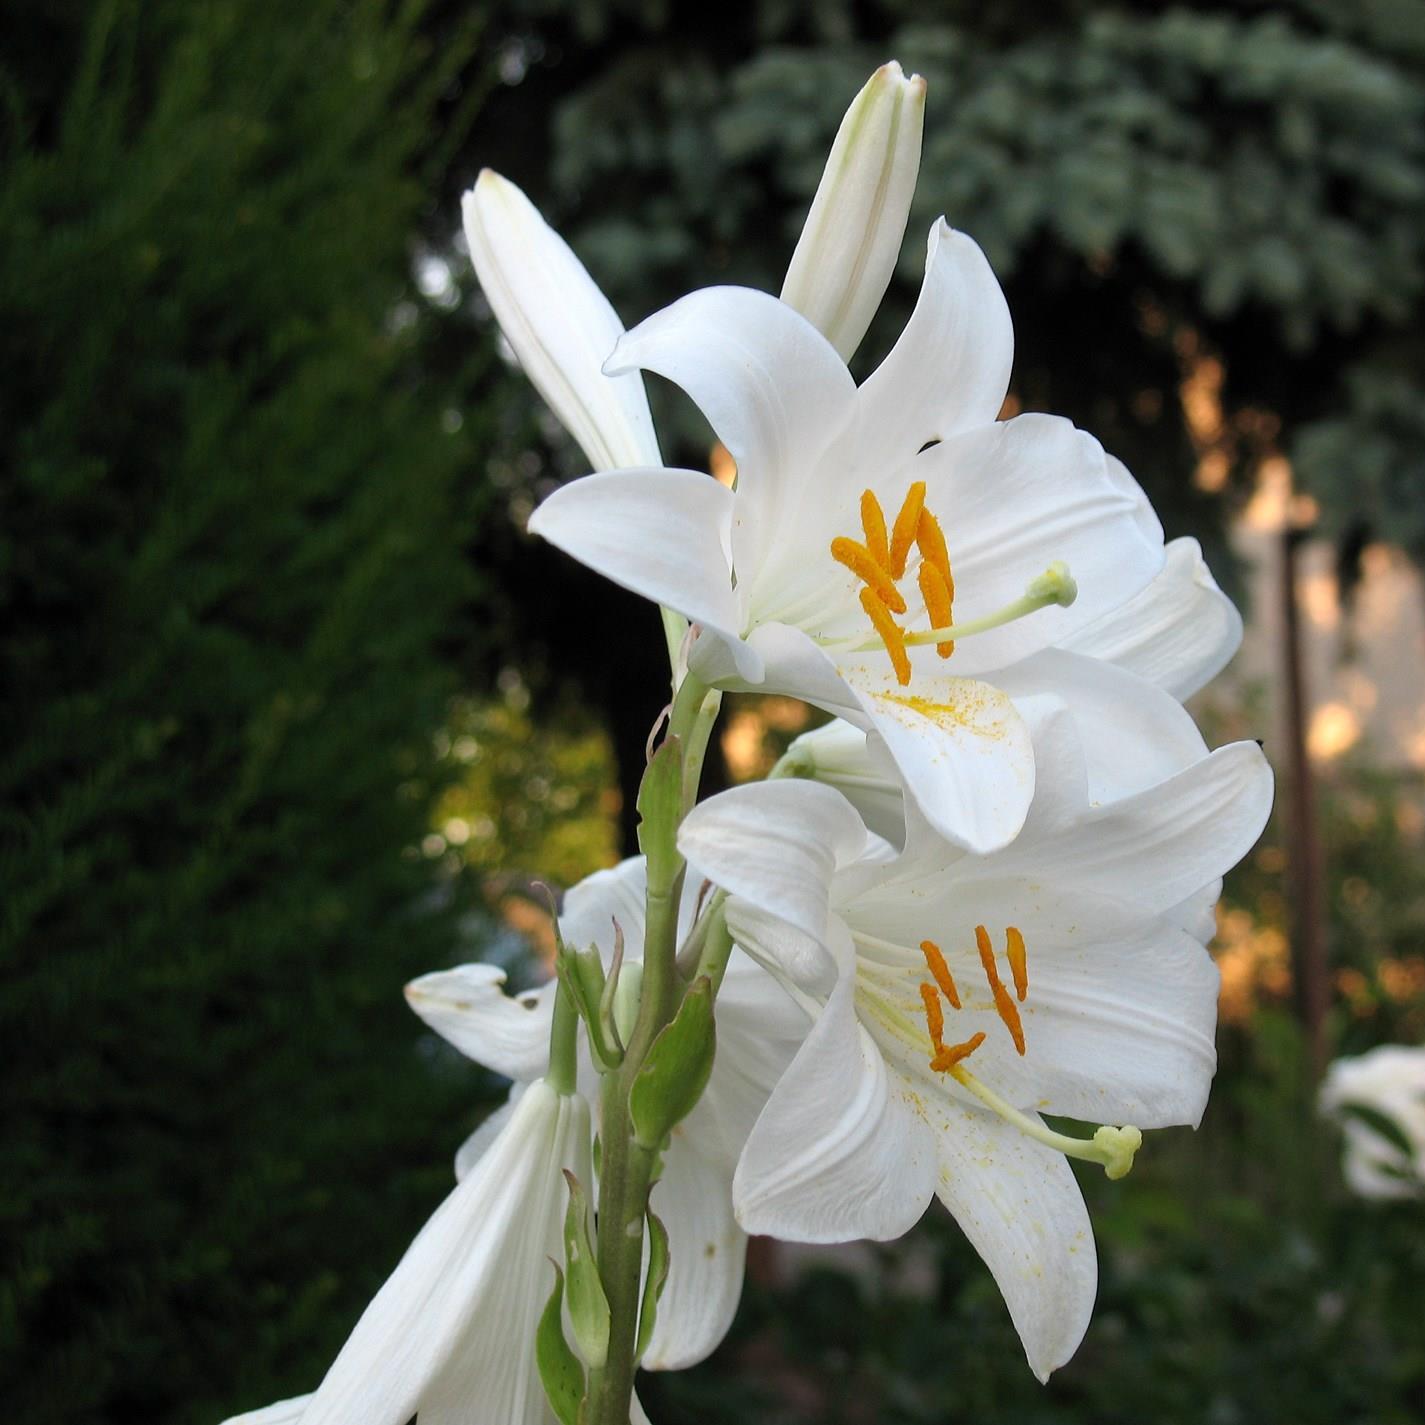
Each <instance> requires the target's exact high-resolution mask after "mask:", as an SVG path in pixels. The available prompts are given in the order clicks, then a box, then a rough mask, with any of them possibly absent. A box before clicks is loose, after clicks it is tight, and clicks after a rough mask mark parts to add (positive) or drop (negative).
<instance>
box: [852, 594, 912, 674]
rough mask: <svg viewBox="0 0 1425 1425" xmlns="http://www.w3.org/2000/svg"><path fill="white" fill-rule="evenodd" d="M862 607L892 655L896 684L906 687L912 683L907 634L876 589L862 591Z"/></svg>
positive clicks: (887, 650)
mask: <svg viewBox="0 0 1425 1425" xmlns="http://www.w3.org/2000/svg"><path fill="white" fill-rule="evenodd" d="M861 607H862V608H863V609H865V610H866V617H867V618H868V619H870V620H871V624H872V626H873V627H874V628H875V630H876V632H877V633H879V634H880V635H881V642H882V643H884V644H885V645H886V652H887V653H889V654H890V655H891V666H892V667H893V668H894V669H895V670H896V682H897V683H899V684H900V685H901V687H905V685H906V684H907V683H909V682H910V659H909V658H908V657H907V656H906V651H905V634H904V633H902V632H901V630H900V627H899V626H898V625H897V623H896V621H895V620H894V619H893V618H892V617H891V614H890V610H889V609H888V608H887V607H886V606H885V604H883V603H882V602H881V599H880V595H878V594H877V593H876V591H875V590H874V589H862V590H861Z"/></svg>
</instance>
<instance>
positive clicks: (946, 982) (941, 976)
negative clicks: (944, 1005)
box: [920, 940, 960, 1009]
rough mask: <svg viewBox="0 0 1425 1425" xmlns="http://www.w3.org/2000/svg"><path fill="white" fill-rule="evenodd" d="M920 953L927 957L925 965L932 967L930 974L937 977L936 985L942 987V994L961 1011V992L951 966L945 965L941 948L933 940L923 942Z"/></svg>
mask: <svg viewBox="0 0 1425 1425" xmlns="http://www.w3.org/2000/svg"><path fill="white" fill-rule="evenodd" d="M920 953H921V954H922V955H924V956H925V963H926V964H927V965H928V966H929V967H930V973H931V974H932V975H934V976H935V983H936V984H937V985H939V986H940V992H941V994H943V995H944V996H945V998H946V999H948V1000H949V1001H950V1003H951V1004H952V1005H953V1006H954V1007H955V1008H956V1009H959V1008H960V992H959V990H958V989H956V988H955V977H954V976H953V975H952V974H951V973H950V966H949V965H947V964H946V963H945V956H944V955H942V954H941V953H940V947H939V946H938V945H937V944H936V943H935V942H934V941H933V940H922V941H921V942H920Z"/></svg>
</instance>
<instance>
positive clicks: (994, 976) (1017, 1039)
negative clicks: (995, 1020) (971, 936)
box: [975, 925, 1024, 1057]
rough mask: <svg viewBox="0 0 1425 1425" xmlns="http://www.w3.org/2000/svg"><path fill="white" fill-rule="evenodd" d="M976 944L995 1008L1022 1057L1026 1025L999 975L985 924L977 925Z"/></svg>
mask: <svg viewBox="0 0 1425 1425" xmlns="http://www.w3.org/2000/svg"><path fill="white" fill-rule="evenodd" d="M975 944H976V945H977V946H978V947H979V951H980V964H982V965H983V966H984V967H985V979H987V980H988V981H989V983H990V993H991V994H992V995H993V996H994V997H995V1009H996V1011H998V1013H999V1017H1000V1018H1001V1019H1002V1020H1004V1027H1005V1028H1006V1029H1007V1030H1009V1037H1010V1038H1011V1039H1013V1040H1014V1048H1015V1051H1016V1053H1018V1054H1019V1055H1020V1056H1021V1057H1023V1055H1024V1025H1023V1024H1021V1023H1020V1020H1019V1008H1018V1006H1017V1005H1016V1004H1015V1002H1014V1001H1013V1000H1012V999H1010V997H1009V991H1008V990H1007V989H1005V987H1004V981H1003V980H1001V979H1000V977H999V971H998V970H997V969H996V968H995V952H994V948H993V946H991V944H990V934H989V931H987V930H986V929H985V927H984V926H983V925H977V926H976V927H975Z"/></svg>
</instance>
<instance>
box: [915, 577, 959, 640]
mask: <svg viewBox="0 0 1425 1425" xmlns="http://www.w3.org/2000/svg"><path fill="white" fill-rule="evenodd" d="M917 577H918V579H919V581H920V595H921V597H922V598H923V599H924V600H925V612H926V614H927V615H928V616H929V618H930V626H931V628H946V627H948V626H949V625H950V624H951V623H953V622H954V614H953V613H952V612H951V608H950V590H949V589H948V588H947V587H946V585H945V576H944V575H943V574H941V572H940V570H939V569H938V568H937V567H936V566H935V565H934V564H932V563H931V562H930V561H929V560H928V559H923V560H922V561H921V564H920V573H919V574H918V576H917ZM935 651H936V652H937V653H938V654H939V655H940V656H941V657H942V658H948V657H949V656H950V655H951V654H952V653H953V652H954V651H955V640H954V639H953V638H947V639H946V640H945V642H944V643H937V644H936V645H935Z"/></svg>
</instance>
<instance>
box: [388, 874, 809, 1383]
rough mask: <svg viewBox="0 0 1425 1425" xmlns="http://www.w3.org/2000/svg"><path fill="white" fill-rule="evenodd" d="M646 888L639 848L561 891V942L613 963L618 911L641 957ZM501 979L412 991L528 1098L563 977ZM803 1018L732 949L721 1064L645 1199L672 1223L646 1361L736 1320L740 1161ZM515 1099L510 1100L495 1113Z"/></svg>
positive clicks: (691, 879) (695, 1346)
mask: <svg viewBox="0 0 1425 1425" xmlns="http://www.w3.org/2000/svg"><path fill="white" fill-rule="evenodd" d="M700 886H701V882H700V878H699V877H698V876H697V875H696V874H694V873H693V872H692V871H690V872H689V874H688V877H687V884H686V889H685V891H684V896H683V904H682V915H681V921H682V924H681V930H680V934H681V933H686V931H687V929H688V928H689V927H690V925H691V923H692V918H693V911H694V908H695V904H696V901H697V899H698V895H699V890H700ZM646 887H647V879H646V873H645V866H644V861H643V858H642V857H641V856H638V857H634V858H632V859H631V860H628V861H624V862H622V863H621V864H620V865H618V866H616V867H614V868H613V869H611V870H608V871H598V872H596V873H595V874H594V875H592V876H589V877H587V878H586V879H585V880H583V881H581V882H580V883H579V884H578V885H577V886H574V887H573V888H572V889H571V890H570V891H569V892H568V894H567V895H566V896H565V898H564V909H563V913H562V914H561V915H560V917H559V930H560V934H561V935H562V936H563V938H564V940H565V943H566V944H568V945H570V946H571V947H573V948H576V949H585V948H588V947H589V946H594V947H596V948H597V949H598V951H599V953H600V955H601V956H602V957H603V959H604V962H605V964H606V965H607V964H608V963H610V962H611V960H612V957H613V952H614V943H615V938H616V937H615V931H614V924H615V922H617V924H618V927H619V929H620V930H621V931H622V932H623V937H624V945H625V954H624V963H625V965H632V964H636V963H638V962H639V961H640V959H641V950H642V945H643V932H644V894H645V890H646ZM504 978H505V977H504V973H503V972H502V971H500V970H498V969H496V968H495V967H494V966H491V965H462V966H458V967H457V968H455V969H452V970H443V971H437V972H436V973H434V974H430V975H423V976H422V977H421V978H420V979H418V980H414V981H412V983H411V984H410V985H409V986H408V987H407V990H406V996H407V999H408V1000H409V1002H410V1004H411V1007H412V1008H413V1009H414V1010H415V1011H416V1013H417V1014H419V1015H420V1016H421V1018H423V1019H424V1020H425V1021H426V1023H427V1024H429V1025H430V1026H431V1028H432V1029H434V1030H435V1031H436V1032H437V1033H439V1034H440V1035H442V1036H443V1037H444V1038H445V1039H447V1040H449V1041H450V1043H452V1044H453V1045H454V1046H455V1047H456V1048H457V1049H459V1050H460V1052H461V1053H462V1054H465V1055H467V1056H468V1057H469V1058H471V1059H474V1060H475V1061H476V1062H477V1063H480V1064H484V1065H485V1066H486V1067H488V1068H491V1069H494V1070H495V1071H496V1072H497V1073H502V1074H505V1075H507V1076H508V1077H510V1078H513V1079H514V1080H515V1081H516V1087H515V1090H514V1093H515V1102H521V1101H522V1099H521V1098H520V1097H519V1096H520V1095H521V1093H522V1089H521V1083H522V1082H523V1081H527V1080H528V1079H530V1078H533V1077H535V1076H536V1075H538V1074H542V1073H543V1072H544V1071H545V1067H546V1063H547V1059H548V1050H549V1025H550V1016H551V1014H552V1012H553V1002H554V998H553V997H554V986H553V984H552V983H551V984H549V985H546V986H545V987H543V988H542V989H540V990H537V991H532V992H530V993H527V994H524V995H518V996H513V997H512V996H509V995H506V994H505V993H504V992H503V990H502V985H503V983H504ZM806 1031H807V1019H806V1015H805V1014H804V1013H803V1012H802V1011H801V1010H800V1009H799V1008H797V1006H796V1005H795V1004H794V1003H792V1001H791V1000H790V999H789V998H788V997H787V996H786V995H785V994H784V993H783V992H782V990H781V989H780V988H779V987H778V986H777V984H776V983H775V982H774V981H773V980H772V979H771V977H770V976H769V975H768V974H767V973H766V971H765V970H763V969H762V968H761V967H760V966H759V965H757V964H756V963H754V962H753V961H752V960H750V959H749V958H748V957H747V956H746V955H743V954H741V953H740V952H738V951H734V952H733V956H732V959H731V961H730V962H729V964H728V968H727V973H726V975H725V976H724V978H723V982H722V987H721V989H720V990H719V992H718V999H717V1055H716V1058H715V1060H714V1063H713V1071H712V1077H711V1079H710V1080H709V1082H708V1086H707V1088H706V1090H705V1091H704V1093H703V1096H702V1098H701V1099H700V1100H699V1102H698V1105H697V1107H696V1108H694V1110H693V1111H692V1113H691V1114H690V1115H689V1116H688V1117H687V1118H686V1119H685V1120H684V1121H683V1122H682V1123H680V1124H679V1125H678V1126H677V1127H676V1128H675V1129H674V1130H673V1135H672V1141H671V1144H670V1146H669V1149H668V1151H667V1153H665V1154H664V1157H663V1176H662V1177H661V1178H660V1179H659V1181H658V1182H657V1183H656V1184H655V1185H654V1188H653V1193H652V1197H651V1199H650V1202H651V1205H652V1208H653V1211H654V1212H656V1213H657V1214H658V1216H659V1217H660V1218H662V1219H663V1222H664V1225H665V1226H666V1227H667V1229H668V1237H669V1251H670V1260H669V1271H668V1281H667V1285H666V1286H665V1287H664V1291H663V1296H662V1298H661V1300H660V1302H659V1305H658V1317H657V1323H656V1325H655V1328H654V1332H653V1337H652V1339H651V1341H650V1343H649V1347H648V1350H647V1352H646V1353H645V1355H644V1359H643V1361H642V1363H641V1364H642V1365H643V1366H644V1367H645V1368H646V1369H649V1370H681V1369H683V1368H684V1367H686V1366H691V1365H694V1364H696V1363H697V1362H698V1361H700V1360H702V1359H704V1357H706V1356H707V1355H709V1354H710V1353H711V1352H712V1351H713V1350H714V1349H715V1348H716V1347H717V1345H718V1344H719V1343H720V1342H721V1340H722V1338H723V1337H724V1336H725V1335H726V1334H727V1330H728V1327H729V1326H730V1325H731V1324H732V1318H733V1315H734V1314H735V1313H736V1310H737V1303H738V1299H739V1298H740V1296H741V1294H742V1275H743V1266H744V1262H745V1259H746V1251H747V1238H746V1235H745V1234H744V1233H743V1232H742V1230H741V1229H740V1228H739V1227H738V1225H737V1223H736V1221H735V1220H734V1218H733V1213H732V1176H733V1172H734V1170H735V1169H736V1166H737V1160H738V1157H739V1155H740V1153H741V1152H742V1147H743V1145H744V1144H745V1143H746V1141H747V1135H748V1134H749V1133H750V1132H751V1130H752V1125H753V1123H754V1122H755V1121H756V1119H757V1115H758V1114H759V1113H760V1112H761V1111H762V1108H763V1105H764V1104H765V1103H766V1102H767V1097H768V1095H769V1094H770V1093H771V1091H772V1087H773V1085H774V1084H775V1083H776V1082H777V1080H778V1079H779V1078H780V1077H781V1074H782V1073H783V1071H784V1070H785V1069H786V1067H787V1065H788V1064H789V1063H791V1061H792V1057H793V1056H794V1054H795V1053H796V1051H797V1049H798V1047H799V1046H800V1044H801V1042H802V1040H803V1038H804V1037H805V1035H806ZM591 1077H592V1076H591ZM591 1096H592V1095H591ZM511 1111H512V1109H511V1108H505V1109H502V1110H501V1111H500V1114H497V1115H495V1118H499V1117H500V1116H501V1115H503V1114H506V1113H509V1112H511ZM494 1131H498V1130H497V1129H492V1128H491V1127H490V1126H489V1121H487V1123H486V1124H483V1125H481V1127H480V1128H479V1129H477V1130H476V1133H475V1134H474V1135H473V1136H472V1138H471V1139H470V1140H469V1141H468V1142H467V1143H466V1144H465V1145H464V1147H462V1149H461V1151H460V1154H459V1157H458V1159H457V1172H468V1171H470V1170H471V1168H472V1166H473V1165H474V1164H476V1163H479V1162H482V1161H483V1157H482V1154H483V1153H484V1152H485V1149H486V1144H487V1142H488V1138H489V1135H490V1134H491V1133H492V1132H494Z"/></svg>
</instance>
